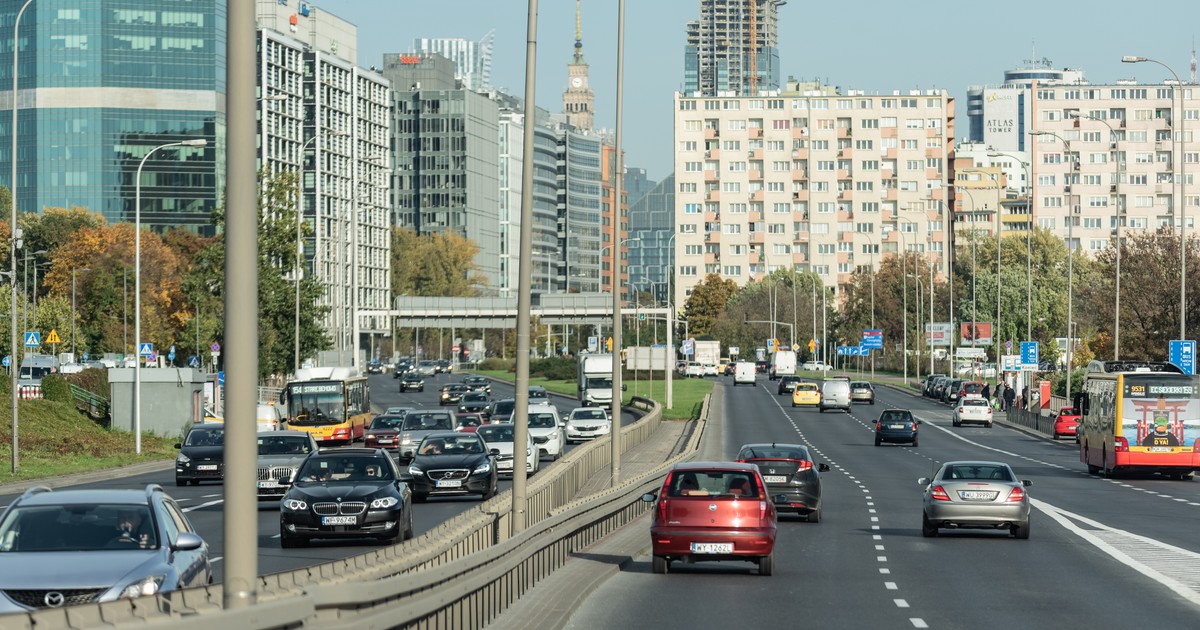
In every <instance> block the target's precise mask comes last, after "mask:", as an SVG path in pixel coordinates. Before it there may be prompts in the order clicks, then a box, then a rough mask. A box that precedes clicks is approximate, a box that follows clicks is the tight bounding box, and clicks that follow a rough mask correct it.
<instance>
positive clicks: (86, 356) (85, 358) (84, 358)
mask: <svg viewBox="0 0 1200 630" xmlns="http://www.w3.org/2000/svg"><path fill="white" fill-rule="evenodd" d="M83 360H84V361H87V360H88V354H87V353H86V352H84V353H83Z"/></svg>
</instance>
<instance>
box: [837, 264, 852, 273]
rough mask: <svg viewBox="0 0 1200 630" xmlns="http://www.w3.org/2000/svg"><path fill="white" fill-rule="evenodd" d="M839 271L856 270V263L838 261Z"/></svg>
mask: <svg viewBox="0 0 1200 630" xmlns="http://www.w3.org/2000/svg"><path fill="white" fill-rule="evenodd" d="M837 270H838V273H850V272H852V271H854V263H838V265H837Z"/></svg>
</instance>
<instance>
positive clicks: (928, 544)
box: [568, 377, 1200, 630]
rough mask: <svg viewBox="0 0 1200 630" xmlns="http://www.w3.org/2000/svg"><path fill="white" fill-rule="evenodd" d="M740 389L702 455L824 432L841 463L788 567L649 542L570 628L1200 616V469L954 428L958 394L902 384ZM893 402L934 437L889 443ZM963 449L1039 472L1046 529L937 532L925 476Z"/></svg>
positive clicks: (918, 624)
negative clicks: (884, 417) (870, 391)
mask: <svg viewBox="0 0 1200 630" xmlns="http://www.w3.org/2000/svg"><path fill="white" fill-rule="evenodd" d="M727 382H728V381H727ZM730 384H731V383H730ZM723 395H724V405H723V406H722V407H723V408H720V409H714V414H719V415H714V417H711V418H710V430H708V431H706V443H705V444H704V445H703V449H704V452H703V453H702V454H701V457H705V458H716V459H730V458H732V457H733V456H734V455H735V454H736V452H737V449H738V447H739V446H740V445H741V444H743V443H746V442H760V441H772V440H777V441H780V442H792V441H799V442H804V443H807V444H809V445H810V446H811V447H812V448H813V449H814V451H815V453H816V456H817V459H818V461H823V462H827V463H829V464H830V466H831V467H832V470H831V471H830V472H828V473H825V474H823V475H822V483H823V487H824V513H823V515H822V521H821V522H820V523H804V522H799V521H797V520H793V519H791V518H790V517H784V518H782V519H781V522H780V532H779V537H778V541H777V545H776V549H775V574H774V576H772V577H760V576H758V575H757V574H756V571H755V570H754V569H753V568H752V565H750V564H749V563H699V564H694V565H680V564H678V563H674V564H672V566H671V573H670V574H668V575H654V574H653V573H652V572H651V567H650V557H649V556H648V555H642V556H640V557H638V558H637V559H636V561H634V562H632V563H629V564H628V565H626V566H625V567H624V568H623V569H622V571H621V572H620V573H618V574H616V575H615V576H614V577H612V578H610V579H608V580H607V581H606V582H605V583H603V584H602V585H601V586H600V587H599V588H597V589H595V591H594V592H593V593H592V594H591V596H590V597H589V598H588V599H587V600H586V601H585V602H584V604H583V605H582V606H581V607H580V608H579V609H578V610H577V611H576V612H575V614H574V616H573V617H572V618H571V621H570V624H569V626H568V627H571V628H600V627H609V628H619V627H656V628H683V627H693V628H720V627H791V626H794V625H804V626H808V627H828V628H926V627H928V628H976V629H988V628H995V629H997V630H1010V629H1011V628H1089V629H1094V628H1096V627H1107V628H1134V627H1155V628H1181V629H1183V628H1195V627H1196V625H1197V622H1196V615H1197V612H1200V540H1197V531H1200V530H1198V529H1197V526H1196V523H1197V517H1200V481H1187V482H1183V481H1172V480H1166V479H1161V478H1158V477H1144V478H1139V479H1131V478H1117V479H1111V480H1110V479H1104V478H1100V477H1093V476H1089V475H1087V474H1086V469H1085V467H1084V466H1083V465H1082V464H1080V463H1079V461H1078V452H1077V450H1076V448H1075V445H1074V443H1073V442H1065V441H1063V442H1054V441H1052V440H1049V439H1045V438H1041V437H1035V436H1031V435H1028V434H1026V433H1023V432H1020V431H1017V430H1014V429H1007V428H1002V427H1000V426H999V425H996V426H995V427H994V428H992V429H986V428H982V427H978V428H976V427H964V428H953V427H951V425H950V408H949V407H948V406H945V405H942V404H940V403H934V402H932V401H928V400H925V399H921V398H919V397H913V396H910V395H908V394H905V393H902V392H897V391H893V390H889V389H886V388H881V389H880V390H879V391H878V398H879V400H878V402H877V404H875V405H874V406H871V405H855V406H854V408H853V410H852V412H851V413H849V414H847V413H843V412H836V413H835V412H827V413H824V414H821V413H819V412H818V411H816V410H808V409H792V408H791V406H790V398H788V397H784V396H776V395H775V388H774V383H768V382H767V381H766V380H765V379H763V378H761V377H760V378H759V381H758V387H756V388H749V387H725V388H724V391H723ZM892 406H894V407H906V408H910V409H912V410H913V411H914V413H915V414H916V415H917V417H918V418H920V419H921V420H922V421H923V425H922V426H921V433H920V447H917V448H913V447H910V446H890V445H884V446H881V447H875V446H873V440H872V433H871V428H870V421H871V420H873V419H874V418H875V417H877V416H878V414H879V413H880V412H881V411H882V410H883V409H886V408H888V407H892ZM955 459H989V460H1001V461H1006V462H1008V463H1009V464H1010V465H1012V466H1013V468H1014V469H1015V470H1016V472H1017V474H1018V475H1019V476H1020V477H1021V478H1022V479H1029V480H1031V481H1032V482H1033V486H1032V487H1031V488H1029V492H1030V496H1031V497H1032V499H1033V500H1034V501H1035V509H1034V511H1033V517H1032V518H1033V521H1032V534H1031V538H1030V540H1016V539H1013V538H1010V537H1008V536H1007V534H1006V533H1004V532H992V531H983V530H962V531H949V532H948V531H947V530H942V531H943V533H942V535H941V536H939V537H938V538H932V539H927V538H923V537H922V536H921V531H920V517H921V494H922V487H921V486H919V485H918V484H917V483H916V479H917V478H918V477H923V476H929V475H930V473H932V472H933V471H934V470H935V469H936V468H937V466H938V465H939V464H940V463H941V462H943V461H948V460H955ZM646 546H647V548H648V547H649V533H648V532H647V540H646ZM1114 556H1115V557H1114ZM614 602H620V605H613V603H614Z"/></svg>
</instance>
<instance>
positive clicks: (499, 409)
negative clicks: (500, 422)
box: [493, 400, 517, 416]
mask: <svg viewBox="0 0 1200 630" xmlns="http://www.w3.org/2000/svg"><path fill="white" fill-rule="evenodd" d="M516 406H517V403H516V401H512V400H501V401H500V402H498V403H496V407H495V409H494V410H493V413H496V414H499V415H502V416H506V415H508V414H511V413H512V412H513V408H514V407H516Z"/></svg>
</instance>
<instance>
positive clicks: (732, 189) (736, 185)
mask: <svg viewBox="0 0 1200 630" xmlns="http://www.w3.org/2000/svg"><path fill="white" fill-rule="evenodd" d="M721 192H727V193H739V192H742V184H741V183H740V182H721Z"/></svg>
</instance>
